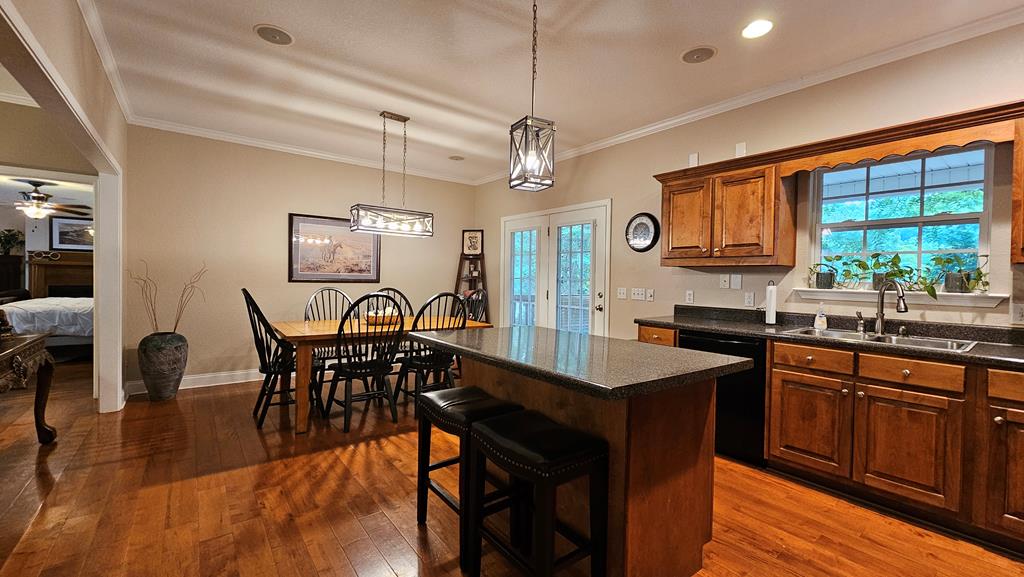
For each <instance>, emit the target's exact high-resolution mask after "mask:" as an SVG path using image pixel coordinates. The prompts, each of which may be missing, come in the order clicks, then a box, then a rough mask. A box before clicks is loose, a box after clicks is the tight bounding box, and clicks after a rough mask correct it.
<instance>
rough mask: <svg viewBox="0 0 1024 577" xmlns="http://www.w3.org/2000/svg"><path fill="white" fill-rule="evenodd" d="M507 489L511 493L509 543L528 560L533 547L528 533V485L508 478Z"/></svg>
mask: <svg viewBox="0 0 1024 577" xmlns="http://www.w3.org/2000/svg"><path fill="white" fill-rule="evenodd" d="M509 489H510V490H511V492H512V505H511V507H510V508H509V514H508V534H509V542H510V544H511V545H512V548H513V549H518V550H519V552H520V553H521V554H522V555H523V556H524V557H526V558H529V557H530V551H531V550H532V545H533V544H532V543H531V540H532V539H533V537H532V536H531V535H532V533H531V531H530V525H531V522H532V520H531V514H530V506H531V505H530V491H531V488H530V484H529V483H527V482H526V481H523V480H522V479H519V478H517V477H511V476H510V478H509Z"/></svg>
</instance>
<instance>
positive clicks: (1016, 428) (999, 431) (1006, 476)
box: [986, 407, 1024, 538]
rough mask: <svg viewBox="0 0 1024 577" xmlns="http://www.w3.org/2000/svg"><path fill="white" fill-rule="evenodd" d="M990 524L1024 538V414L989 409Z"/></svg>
mask: <svg viewBox="0 0 1024 577" xmlns="http://www.w3.org/2000/svg"><path fill="white" fill-rule="evenodd" d="M987 481H988V482H987V483H986V487H987V489H988V494H987V495H988V500H987V509H988V514H987V524H988V525H989V527H990V528H992V529H994V530H997V531H1001V532H1003V533H1008V534H1011V535H1013V536H1014V537H1017V538H1024V411H1020V410H1016V409H1005V408H1001V407H990V408H989V473H988V479H987Z"/></svg>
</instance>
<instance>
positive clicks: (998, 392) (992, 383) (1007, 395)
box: [988, 369, 1024, 403]
mask: <svg viewBox="0 0 1024 577" xmlns="http://www.w3.org/2000/svg"><path fill="white" fill-rule="evenodd" d="M988 396H989V397H990V398H995V399H1006V400H1009V401H1017V402H1020V403H1024V373H1014V372H1010V371H1000V370H996V369H989V370H988Z"/></svg>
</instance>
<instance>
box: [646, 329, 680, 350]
mask: <svg viewBox="0 0 1024 577" xmlns="http://www.w3.org/2000/svg"><path fill="white" fill-rule="evenodd" d="M637 340H638V341H640V342H642V343H651V344H652V345H666V346H669V347H674V346H676V330H675V329H664V328H661V327H647V326H643V325H641V326H640V327H639V329H638V334H637Z"/></svg>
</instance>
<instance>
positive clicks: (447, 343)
mask: <svg viewBox="0 0 1024 577" xmlns="http://www.w3.org/2000/svg"><path fill="white" fill-rule="evenodd" d="M409 338H411V339H413V340H416V341H419V342H421V343H424V344H427V345H430V346H432V347H434V348H437V349H440V350H444V351H448V352H451V353H456V354H459V355H461V356H462V379H461V382H462V383H463V384H464V385H474V386H478V387H480V388H482V389H484V390H486V391H487V392H489V393H491V394H492V395H494V396H496V397H499V398H502V399H507V400H511V401H515V402H517V403H519V404H521V405H523V406H525V407H527V408H529V409H534V410H538V411H541V412H542V413H545V414H546V415H548V416H549V417H551V418H553V419H555V420H556V421H559V422H561V423H563V424H565V425H568V426H572V427H576V428H578V429H581V430H584V431H587V432H590V433H593V434H597V435H600V436H602V437H604V438H605V439H606V440H607V441H608V443H609V451H610V459H609V503H608V510H609V519H608V522H609V539H608V564H609V575H610V576H613V577H621V576H628V577H644V576H656V575H657V576H663V575H674V576H685V575H692V574H694V573H696V572H697V571H699V570H700V568H701V565H702V550H703V546H704V544H705V543H706V542H708V541H709V540H710V539H711V509H712V492H713V480H714V445H715V442H714V431H715V427H714V421H715V411H714V406H715V379H716V378H717V377H719V376H723V375H727V374H731V373H734V372H738V371H742V370H745V369H749V368H750V367H751V366H753V363H752V361H750V360H749V359H742V358H738V357H731V356H726V355H718V354H713V353H704V352H699V351H691V350H685V349H676V348H669V347H659V346H656V345H649V344H645V343H639V342H636V341H627V340H621V339H611V338H605V337H596V336H590V335H580V334H576V333H569V332H564V331H555V330H551V329H545V328H536V327H511V328H490V329H479V330H474V331H450V332H423V333H414V334H410V335H409ZM586 492H587V486H586V481H585V480H580V481H578V482H576V483H573V484H570V485H568V486H566V487H564V488H563V490H560V491H559V495H558V514H559V517H560V518H561V519H563V520H564V521H566V522H568V523H569V524H570V525H572V526H573V527H574V528H575V529H577V530H579V531H581V532H583V533H586V532H587V531H588V528H587V521H586V519H587V510H586V503H587V498H586V496H587V493H586Z"/></svg>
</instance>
